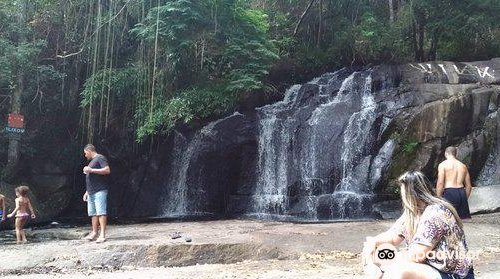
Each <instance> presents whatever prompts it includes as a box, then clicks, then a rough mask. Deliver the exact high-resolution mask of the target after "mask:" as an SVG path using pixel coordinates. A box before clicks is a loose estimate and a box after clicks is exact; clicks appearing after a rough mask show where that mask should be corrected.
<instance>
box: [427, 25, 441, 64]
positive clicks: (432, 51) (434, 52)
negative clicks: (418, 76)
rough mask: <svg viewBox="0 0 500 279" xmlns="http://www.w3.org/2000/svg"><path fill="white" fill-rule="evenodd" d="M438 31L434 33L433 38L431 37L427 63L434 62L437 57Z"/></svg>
mask: <svg viewBox="0 0 500 279" xmlns="http://www.w3.org/2000/svg"><path fill="white" fill-rule="evenodd" d="M438 34H439V31H435V32H434V34H433V36H432V41H431V48H430V49H429V54H428V55H427V60H428V61H434V60H436V56H437V45H438V40H439V35H438Z"/></svg>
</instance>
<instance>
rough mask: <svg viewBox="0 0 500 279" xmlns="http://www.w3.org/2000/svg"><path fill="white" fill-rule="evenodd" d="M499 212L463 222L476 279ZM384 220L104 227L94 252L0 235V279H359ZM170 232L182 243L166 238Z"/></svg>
mask: <svg viewBox="0 0 500 279" xmlns="http://www.w3.org/2000/svg"><path fill="white" fill-rule="evenodd" d="M499 217H500V213H494V214H487V215H477V216H475V217H474V219H473V221H472V222H469V223H466V233H467V237H468V241H469V246H470V249H471V250H474V251H477V250H481V251H482V253H481V256H480V259H479V260H478V261H476V263H475V266H476V270H477V272H478V276H477V278H492V279H493V278H499V276H500V233H499V231H500V218H499ZM391 223H392V221H372V222H341V223H314V224H297V223H281V222H266V221H251V220H226V221H207V222H173V223H150V224H134V225H122V226H111V227H110V231H109V241H107V242H106V243H104V244H102V245H98V244H95V243H89V242H86V241H83V240H80V238H81V237H82V236H83V235H84V234H85V233H86V231H87V230H88V228H87V227H76V228H56V229H44V230H33V231H29V235H30V239H31V240H32V242H31V243H29V244H26V245H21V246H18V245H14V239H13V236H12V232H11V231H2V232H1V235H2V238H3V242H4V246H3V249H2V251H0V259H1V261H0V275H1V276H2V278H14V277H15V278H37V279H38V278H43V279H45V278H71V279H75V278H164V277H166V276H168V277H169V278H195V277H196V278H332V276H335V278H346V279H347V278H363V276H362V270H361V266H360V252H361V245H362V242H363V240H364V238H365V237H366V236H368V235H374V234H376V233H379V232H382V231H384V230H386V229H387V228H389V226H390V225H391ZM174 232H181V234H182V235H183V236H188V237H190V238H191V239H192V242H186V241H185V239H184V238H183V237H181V238H178V239H175V240H173V239H171V238H170V235H171V234H172V233H174Z"/></svg>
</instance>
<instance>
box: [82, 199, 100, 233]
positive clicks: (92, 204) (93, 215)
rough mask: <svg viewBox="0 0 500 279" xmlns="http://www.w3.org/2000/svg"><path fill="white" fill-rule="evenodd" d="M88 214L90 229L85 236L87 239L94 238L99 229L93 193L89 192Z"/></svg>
mask: <svg viewBox="0 0 500 279" xmlns="http://www.w3.org/2000/svg"><path fill="white" fill-rule="evenodd" d="M87 211H88V215H89V217H90V218H91V220H92V231H91V232H90V233H89V234H88V235H87V236H86V237H85V239H87V240H95V239H96V238H97V233H98V229H99V217H97V213H96V205H95V194H90V195H89V196H88V200H87Z"/></svg>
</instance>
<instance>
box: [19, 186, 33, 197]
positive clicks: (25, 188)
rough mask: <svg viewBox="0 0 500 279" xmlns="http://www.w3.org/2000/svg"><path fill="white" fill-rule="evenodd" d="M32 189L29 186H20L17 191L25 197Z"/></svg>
mask: <svg viewBox="0 0 500 279" xmlns="http://www.w3.org/2000/svg"><path fill="white" fill-rule="evenodd" d="M29 191H30V188H29V187H28V186H19V187H17V188H16V193H19V195H21V196H23V197H25V196H26V195H28V192H29Z"/></svg>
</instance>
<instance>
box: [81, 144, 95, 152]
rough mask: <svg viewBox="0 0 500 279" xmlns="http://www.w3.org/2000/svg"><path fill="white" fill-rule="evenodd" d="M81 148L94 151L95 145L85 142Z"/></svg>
mask: <svg viewBox="0 0 500 279" xmlns="http://www.w3.org/2000/svg"><path fill="white" fill-rule="evenodd" d="M83 150H88V151H93V152H96V149H95V146H94V145H93V144H90V143H89V144H87V145H85V147H84V148H83Z"/></svg>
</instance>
